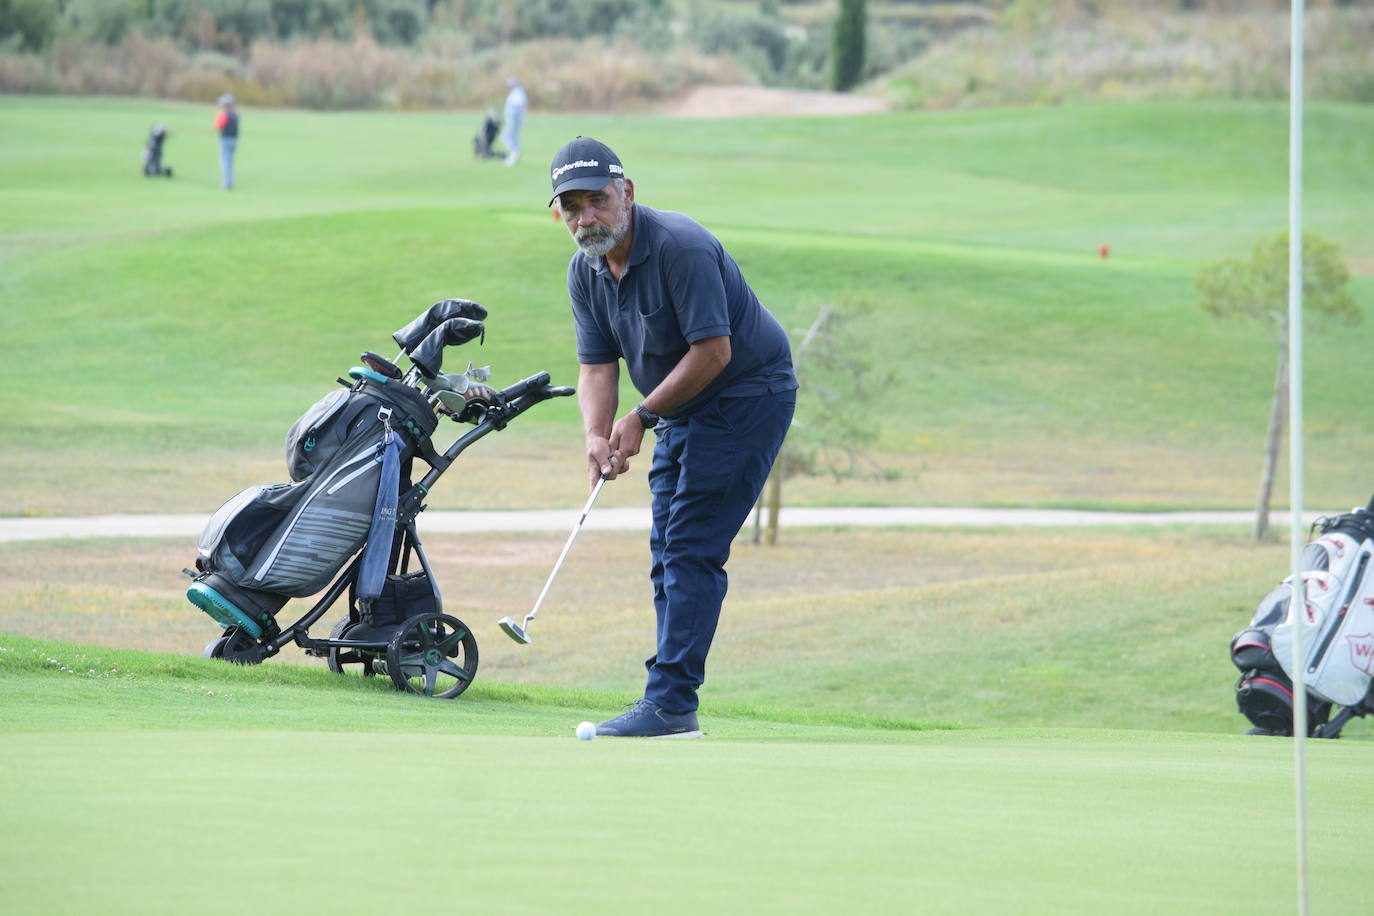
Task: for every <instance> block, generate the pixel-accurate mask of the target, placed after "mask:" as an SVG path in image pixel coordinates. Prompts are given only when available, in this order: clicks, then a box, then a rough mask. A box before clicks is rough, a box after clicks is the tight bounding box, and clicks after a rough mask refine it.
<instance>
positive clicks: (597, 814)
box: [0, 700, 1374, 914]
mask: <svg viewBox="0 0 1374 916" xmlns="http://www.w3.org/2000/svg"><path fill="white" fill-rule="evenodd" d="M416 702H420V701H418V700H417V701H416ZM576 720H577V716H576V715H573V716H570V717H569V726H571V725H572V724H573V723H574V722H575V721H576ZM707 728H708V730H710V731H712V732H713V734H712V735H711V737H709V738H707V739H705V740H702V741H696V742H685V741H643V742H630V741H621V742H616V741H614V740H610V739H597V740H596V741H593V742H590V743H588V742H581V741H577V740H575V739H574V738H573V737H572V731H571V727H569V730H568V735H567V737H566V738H553V737H545V738H522V737H510V736H486V735H472V734H462V733H460V732H459V730H458V729H457V728H455V729H454V730H453V731H451V732H448V733H441V734H387V735H376V734H371V735H367V734H350V733H346V732H310V731H228V732H212V731H209V732H207V731H176V730H145V729H140V730H125V729H119V728H112V729H110V730H81V731H68V730H42V731H21V732H14V733H10V734H8V735H7V736H6V738H5V741H4V742H3V745H0V772H3V774H4V780H3V786H4V788H3V789H0V797H3V799H4V808H5V811H6V822H7V828H8V829H7V830H6V831H5V834H4V839H3V840H0V862H4V863H5V872H6V874H7V875H8V878H7V881H6V885H7V888H6V898H7V906H6V909H7V911H8V912H11V913H35V914H37V913H43V914H50V913H60V912H73V913H76V912H80V913H94V912H98V913H104V914H118V913H138V914H148V913H202V914H215V913H245V912H251V913H258V914H261V913H300V912H310V911H317V912H324V911H328V912H334V913H377V912H392V911H394V909H395V908H397V907H403V908H404V909H405V911H407V912H454V911H466V912H482V913H593V912H595V913H643V912H649V911H652V912H658V913H694V914H699V913H725V912H731V913H754V912H845V913H877V912H913V913H914V912H921V913H1094V914H1101V913H1113V914H1124V913H1151V914H1154V913H1166V912H1167V913H1246V914H1253V913H1282V912H1288V911H1290V910H1291V909H1292V900H1293V895H1292V891H1291V888H1292V886H1293V864H1292V863H1293V856H1292V847H1293V829H1292V801H1291V798H1292V793H1291V786H1290V783H1289V759H1290V758H1289V753H1290V746H1289V744H1288V743H1287V742H1284V741H1277V740H1275V741H1263V740H1244V739H1242V738H1240V737H1235V738H1213V737H1202V736H1180V735H1159V734H1150V733H1127V732H1105V731H1093V732H1088V731H1046V732H1033V731H1029V730H1020V731H1018V730H997V731H964V732H922V733H917V734H912V735H910V736H909V737H908V738H907V739H905V740H903V741H901V742H900V743H896V744H891V743H888V744H874V743H868V742H867V741H865V737H866V736H865V733H864V732H863V731H861V730H855V731H853V732H852V733H851V734H849V735H847V736H846V735H840V734H836V733H835V732H834V731H831V730H823V731H821V732H819V733H818V734H824V735H825V736H826V737H827V738H829V739H830V740H826V741H823V742H820V743H806V729H805V728H796V727H792V728H790V729H789V731H791V732H792V733H793V734H792V736H791V739H790V740H788V741H785V742H760V741H756V740H735V739H734V737H733V735H734V734H735V733H737V732H739V731H742V730H744V731H747V729H741V728H739V727H738V726H736V725H735V724H734V723H733V722H732V721H731V720H717V721H716V722H708V723H707ZM1364 751H1365V748H1363V747H1362V746H1357V745H1342V744H1337V743H1330V744H1323V745H1320V746H1316V747H1314V748H1313V749H1312V753H1311V755H1310V761H1311V805H1310V809H1311V825H1312V838H1311V857H1312V886H1313V894H1312V896H1313V905H1314V907H1315V909H1314V911H1315V912H1330V913H1354V912H1359V911H1360V910H1361V906H1362V901H1364V900H1365V894H1364V890H1363V888H1364V881H1363V878H1362V875H1363V874H1364V863H1365V861H1366V859H1367V857H1366V855H1365V851H1366V850H1368V849H1369V848H1370V843H1371V840H1374V827H1372V826H1371V824H1370V819H1369V818H1368V816H1367V807H1366V806H1362V805H1360V804H1357V803H1354V802H1355V800H1356V799H1358V798H1360V797H1362V796H1363V793H1364V791H1365V787H1367V786H1368V785H1369V783H1370V780H1371V778H1374V762H1371V760H1370V758H1369V756H1368V754H1366V753H1364Z"/></svg>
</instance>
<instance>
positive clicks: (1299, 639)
mask: <svg viewBox="0 0 1374 916" xmlns="http://www.w3.org/2000/svg"><path fill="white" fill-rule="evenodd" d="M1292 20H1293V21H1292V28H1291V31H1292V49H1291V51H1290V54H1289V90H1288V456H1289V457H1288V477H1289V503H1290V506H1291V511H1292V515H1293V519H1292V526H1291V531H1290V533H1289V536H1288V539H1289V548H1290V554H1291V560H1292V566H1293V580H1292V581H1293V594H1292V599H1291V602H1292V603H1291V604H1290V605H1289V607H1290V608H1291V609H1292V611H1293V620H1294V623H1295V626H1294V627H1293V665H1292V668H1291V670H1292V671H1293V674H1294V677H1293V777H1294V783H1295V786H1296V793H1297V815H1298V816H1297V833H1298V835H1297V840H1298V845H1297V849H1298V913H1299V914H1300V916H1307V768H1306V761H1305V759H1304V751H1305V749H1306V741H1307V686H1306V678H1305V674H1306V668H1307V664H1306V662H1305V660H1304V659H1305V655H1304V653H1303V627H1304V626H1306V622H1307V595H1306V592H1307V589H1306V588H1305V586H1304V582H1303V578H1302V554H1303V540H1304V537H1303V526H1302V499H1303V493H1302V483H1303V463H1302V462H1303V457H1302V444H1303V443H1302V439H1303V432H1302V424H1303V419H1302V249H1303V245H1302V96H1303V89H1302V69H1303V67H1302V64H1303V34H1302V26H1303V0H1293V3H1292Z"/></svg>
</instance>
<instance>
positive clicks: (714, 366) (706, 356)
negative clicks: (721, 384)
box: [613, 337, 730, 414]
mask: <svg viewBox="0 0 1374 916" xmlns="http://www.w3.org/2000/svg"><path fill="white" fill-rule="evenodd" d="M729 364H730V338H729V337H707V338H705V339H703V340H698V341H697V342H696V343H694V344H692V346H691V347H690V348H689V349H688V350H687V352H686V353H685V354H684V355H683V357H682V359H680V360H678V364H677V365H676V366H674V367H673V371H672V372H669V373H668V375H667V376H666V377H665V378H664V379H663V381H661V382H659V383H658V387H656V388H655V389H654V390H653V391H651V392H649V394H648V396H647V397H645V398H644V401H643V403H644V407H645V409H646V410H648V411H650V412H651V413H657V414H664V413H671V412H672V411H673V409H674V408H676V407H680V406H682V405H683V404H686V403H687V402H688V401H690V400H691V399H692V398H694V397H696V396H697V395H698V394H700V393H701V392H702V390H703V389H704V388H705V387H706V386H707V385H709V384H711V382H712V381H714V380H715V378H716V376H718V375H720V373H721V372H722V371H724V369H725V367H726V366H728V365H729ZM613 409H614V408H613Z"/></svg>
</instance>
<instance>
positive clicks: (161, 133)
mask: <svg viewBox="0 0 1374 916" xmlns="http://www.w3.org/2000/svg"><path fill="white" fill-rule="evenodd" d="M166 142H167V128H165V127H163V126H162V125H161V124H156V125H154V126H153V128H152V129H151V130H149V131H148V142H147V143H145V144H144V145H143V174H144V176H161V177H163V178H171V177H172V167H171V166H170V165H163V164H162V146H163V144H164V143H166Z"/></svg>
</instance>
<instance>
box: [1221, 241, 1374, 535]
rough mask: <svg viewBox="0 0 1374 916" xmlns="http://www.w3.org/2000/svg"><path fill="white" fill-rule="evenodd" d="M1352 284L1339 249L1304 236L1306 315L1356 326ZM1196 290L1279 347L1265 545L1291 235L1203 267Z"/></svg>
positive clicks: (1264, 492) (1260, 524)
mask: <svg viewBox="0 0 1374 916" xmlns="http://www.w3.org/2000/svg"><path fill="white" fill-rule="evenodd" d="M1349 278H1350V274H1349V272H1348V271H1347V270H1346V268H1345V264H1344V262H1343V261H1342V260H1341V255H1340V249H1339V247H1338V246H1337V245H1336V244H1335V243H1333V242H1329V241H1326V240H1325V239H1322V238H1321V237H1319V236H1317V235H1314V234H1312V233H1310V232H1304V233H1303V237H1302V298H1303V312H1304V314H1305V315H1308V316H1311V317H1313V318H1315V319H1317V320H1318V322H1320V323H1331V322H1342V323H1345V324H1355V323H1357V322H1358V321H1359V320H1360V310H1359V307H1358V306H1357V305H1356V304H1355V300H1354V298H1352V297H1351V295H1350V292H1349V290H1347V289H1346V282H1347V281H1348V280H1349ZM1197 288H1198V291H1199V292H1201V293H1202V302H1201V303H1200V305H1201V307H1202V309H1203V311H1205V312H1207V313H1209V314H1211V315H1215V316H1217V317H1222V318H1233V317H1234V318H1250V319H1253V320H1255V321H1261V322H1264V323H1266V324H1272V325H1273V327H1274V332H1275V343H1277V345H1278V352H1277V354H1276V362H1277V367H1276V369H1275V372H1274V399H1273V402H1272V404H1271V405H1270V408H1269V428H1268V431H1267V432H1266V433H1265V437H1264V470H1263V472H1262V473H1261V475H1260V485H1259V498H1258V500H1257V503H1256V506H1255V539H1256V540H1264V539H1265V538H1267V537H1268V536H1269V502H1270V498H1271V496H1272V495H1273V490H1274V475H1275V472H1276V470H1277V468H1278V461H1279V447H1280V445H1281V444H1282V442H1283V432H1284V426H1285V425H1286V423H1287V420H1288V335H1289V327H1288V233H1286V232H1283V233H1280V234H1278V235H1274V236H1270V237H1267V238H1263V239H1261V240H1260V241H1259V242H1258V243H1257V244H1256V245H1255V250H1254V251H1253V252H1252V253H1251V255H1250V256H1249V257H1248V258H1227V259H1225V260H1223V261H1219V262H1217V263H1215V264H1209V265H1206V266H1204V267H1203V268H1201V269H1200V270H1199V271H1198V273H1197Z"/></svg>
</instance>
